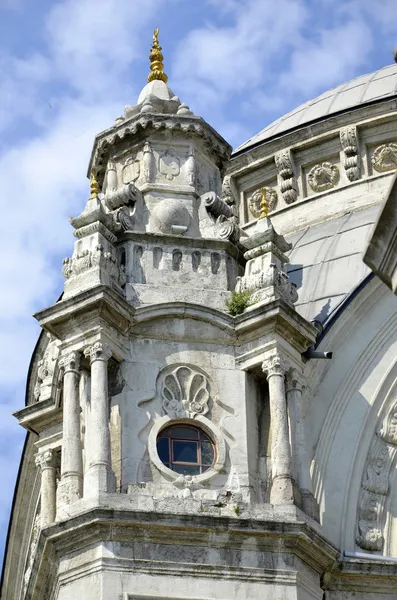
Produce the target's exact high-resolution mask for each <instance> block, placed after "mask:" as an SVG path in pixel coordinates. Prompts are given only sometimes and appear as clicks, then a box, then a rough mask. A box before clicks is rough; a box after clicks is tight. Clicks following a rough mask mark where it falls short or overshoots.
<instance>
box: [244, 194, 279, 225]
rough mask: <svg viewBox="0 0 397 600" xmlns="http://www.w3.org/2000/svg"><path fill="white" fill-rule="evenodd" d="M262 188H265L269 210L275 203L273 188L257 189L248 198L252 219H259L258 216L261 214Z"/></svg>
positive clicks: (275, 196)
mask: <svg viewBox="0 0 397 600" xmlns="http://www.w3.org/2000/svg"><path fill="white" fill-rule="evenodd" d="M262 189H263V190H265V194H266V200H267V205H268V210H269V212H272V211H273V210H274V209H275V208H276V205H277V200H278V198H277V192H276V190H273V189H272V188H268V187H265V188H261V189H260V190H257V191H256V192H254V193H253V194H252V196H251V198H250V199H249V200H248V208H249V211H250V213H251V215H252V216H253V217H254V219H259V217H260V216H261V202H262V191H261V190H262Z"/></svg>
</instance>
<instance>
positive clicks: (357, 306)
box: [304, 279, 397, 550]
mask: <svg viewBox="0 0 397 600" xmlns="http://www.w3.org/2000/svg"><path fill="white" fill-rule="evenodd" d="M319 349H321V350H332V351H333V352H334V358H333V360H332V361H314V360H312V361H309V363H308V364H307V366H306V369H305V376H306V378H307V380H308V381H309V382H310V384H309V390H308V394H307V396H306V399H305V407H304V408H305V430H306V436H307V440H308V450H309V456H310V455H311V458H312V459H313V462H312V478H313V487H314V493H315V496H316V499H317V500H318V502H319V504H320V512H321V515H322V522H323V526H324V530H325V534H326V535H328V536H329V538H330V539H331V540H332V542H333V543H334V544H335V545H337V546H338V547H340V548H343V549H348V550H354V549H355V542H354V540H355V537H356V534H357V531H356V513H357V502H358V495H359V491H360V486H361V479H362V473H363V469H364V464H365V460H366V457H367V455H368V450H369V445H370V442H371V439H372V436H373V434H374V431H375V429H376V424H377V423H378V419H379V415H380V414H381V412H382V410H383V409H384V407H385V406H386V405H385V402H386V403H387V401H388V400H387V398H388V396H387V394H388V393H389V391H390V389H391V388H392V382H394V379H395V375H394V372H395V362H396V361H395V357H396V356H397V299H396V298H395V297H394V296H393V294H392V293H391V292H390V291H389V290H388V289H387V288H386V287H385V286H384V285H383V284H382V283H381V282H379V281H378V280H376V279H374V280H372V281H370V282H369V283H368V285H366V286H365V287H364V288H363V289H362V290H361V291H360V293H358V294H357V295H356V297H355V298H354V299H353V300H352V301H351V302H350V304H349V306H348V307H347V308H346V309H345V310H344V311H343V312H342V313H341V315H340V318H339V319H338V320H335V321H334V324H333V326H332V328H330V329H329V330H328V332H327V334H326V335H325V336H324V337H323V339H322V341H321V343H320V345H319ZM313 382H314V383H313Z"/></svg>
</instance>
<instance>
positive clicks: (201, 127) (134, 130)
mask: <svg viewBox="0 0 397 600" xmlns="http://www.w3.org/2000/svg"><path fill="white" fill-rule="evenodd" d="M161 130H168V131H180V132H181V133H183V134H188V133H191V134H193V135H198V136H199V137H201V138H202V139H203V140H204V141H205V142H206V143H208V144H209V146H210V147H211V148H212V150H213V152H214V154H216V155H218V156H219V158H220V160H221V162H222V163H223V162H225V161H227V160H229V158H230V154H231V151H232V147H231V146H230V145H229V144H228V143H227V142H226V140H224V139H223V137H222V136H221V135H220V134H219V133H217V131H215V129H213V128H212V127H211V125H209V124H208V123H207V122H206V121H204V119H202V118H201V117H196V116H183V115H166V114H150V113H145V114H144V115H141V114H139V115H136V116H134V117H132V118H131V119H129V120H128V121H125V122H123V123H121V124H120V125H118V126H115V127H112V128H110V129H106V130H105V131H103V132H102V133H100V134H99V135H97V136H96V138H95V141H94V147H93V150H92V154H91V159H90V163H89V166H88V176H89V174H90V173H91V170H92V168H93V167H95V168H96V169H97V170H98V171H99V172H100V171H101V168H102V169H103V168H104V167H105V166H106V163H107V160H108V155H109V148H110V147H111V146H112V145H114V144H116V143H117V142H120V141H121V140H124V139H126V138H128V137H133V136H134V137H138V136H139V135H140V134H144V137H147V136H148V135H150V134H152V133H155V132H157V131H161ZM220 166H222V165H220ZM102 177H103V174H102V176H101V173H99V179H100V180H101V179H102Z"/></svg>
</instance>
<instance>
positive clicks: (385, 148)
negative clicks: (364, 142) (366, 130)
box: [371, 143, 397, 173]
mask: <svg viewBox="0 0 397 600" xmlns="http://www.w3.org/2000/svg"><path fill="white" fill-rule="evenodd" d="M371 162H372V166H373V168H374V169H375V171H378V173H383V172H385V171H390V170H391V169H396V168H397V144H393V143H390V144H382V145H381V146H378V147H377V148H376V149H375V150H374V153H373V155H372V157H371Z"/></svg>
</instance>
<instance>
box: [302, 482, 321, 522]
mask: <svg viewBox="0 0 397 600" xmlns="http://www.w3.org/2000/svg"><path fill="white" fill-rule="evenodd" d="M301 497H302V510H303V512H305V513H306V514H307V515H309V517H311V518H312V519H314V520H315V521H317V522H318V523H320V507H319V505H318V502H317V500H316V499H315V497H314V496H313V494H312V492H309V490H301Z"/></svg>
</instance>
